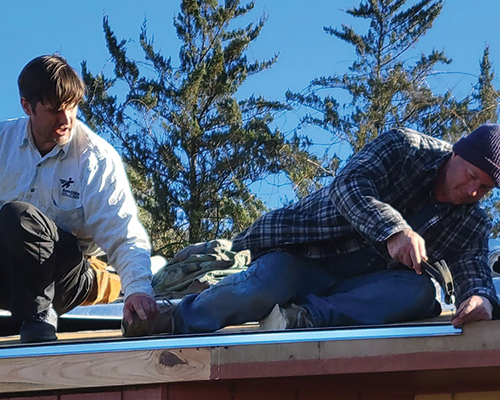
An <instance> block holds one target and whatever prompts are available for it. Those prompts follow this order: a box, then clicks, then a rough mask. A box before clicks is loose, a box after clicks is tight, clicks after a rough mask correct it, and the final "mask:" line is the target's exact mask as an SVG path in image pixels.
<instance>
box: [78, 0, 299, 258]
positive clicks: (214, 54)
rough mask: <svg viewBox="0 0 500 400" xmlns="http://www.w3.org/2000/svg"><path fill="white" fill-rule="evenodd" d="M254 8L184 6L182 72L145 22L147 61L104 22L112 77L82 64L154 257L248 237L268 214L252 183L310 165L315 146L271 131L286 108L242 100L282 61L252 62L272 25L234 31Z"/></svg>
mask: <svg viewBox="0 0 500 400" xmlns="http://www.w3.org/2000/svg"><path fill="white" fill-rule="evenodd" d="M253 7H254V3H253V2H250V3H248V4H246V5H241V4H240V0H226V1H225V3H224V5H219V4H218V1H217V0H182V2H181V5H180V12H179V14H178V15H177V17H176V18H175V20H174V26H175V28H176V31H177V36H178V38H179V39H180V41H181V47H180V51H179V65H178V66H177V67H174V66H173V65H172V64H173V63H172V60H171V58H170V57H165V56H163V55H162V54H161V53H160V52H158V51H157V50H156V49H155V47H154V43H153V40H152V39H150V38H149V35H148V33H147V29H146V28H147V26H146V22H145V23H144V24H143V27H142V30H141V34H140V38H139V43H140V46H141V48H142V50H143V52H144V57H145V61H143V62H141V61H135V60H132V59H131V58H129V57H128V55H127V49H126V44H127V42H126V41H125V40H122V41H119V40H118V39H117V38H116V35H115V34H114V32H113V31H112V30H111V27H110V24H109V21H108V18H107V17H105V18H104V22H103V26H104V33H105V38H106V43H107V46H108V49H109V53H110V54H111V60H112V62H113V64H114V77H113V78H106V77H105V76H104V75H103V74H102V73H101V74H98V75H96V76H94V75H93V74H92V73H91V72H90V71H89V70H88V68H87V65H86V63H85V62H84V63H83V64H82V76H83V78H84V81H85V83H86V85H87V87H88V88H89V94H88V97H87V101H86V103H85V104H83V106H82V112H83V115H84V117H85V119H86V122H87V123H88V124H90V125H91V126H92V127H93V128H94V129H96V130H97V131H99V132H105V133H106V134H108V135H110V136H111V137H112V139H113V140H114V141H115V142H116V143H117V144H118V145H119V147H120V148H121V149H122V154H123V156H124V158H125V160H126V162H127V164H128V166H129V172H130V177H131V182H132V184H133V187H134V190H135V194H136V198H137V201H138V204H139V205H140V207H141V210H142V218H143V221H144V223H145V225H146V226H147V229H148V230H149V233H150V235H151V236H152V238H153V243H154V247H155V249H156V251H162V252H163V253H164V254H167V255H169V254H172V253H173V252H174V251H176V250H177V249H178V248H180V247H182V246H183V245H185V244H187V243H188V242H190V243H194V242H198V241H204V240H210V239H214V238H219V237H229V236H231V235H232V233H233V232H235V231H240V230H241V229H242V228H244V227H246V226H248V225H249V224H250V223H251V222H253V220H254V219H255V218H256V217H258V216H259V215H260V214H261V213H262V212H263V211H264V210H265V206H264V204H263V202H262V201H261V200H260V199H259V198H258V197H256V196H255V195H254V194H253V193H252V192H251V191H250V189H249V186H250V185H251V184H252V183H254V182H256V181H258V180H261V179H263V178H265V177H266V176H268V175H269V174H272V173H278V172H280V171H283V170H284V169H288V170H291V168H292V166H293V168H298V166H297V165H294V164H296V163H297V160H305V159H307V158H308V156H307V152H306V151H305V150H302V147H303V144H304V143H306V142H307V141H305V142H304V140H303V139H302V138H300V137H298V136H296V137H294V138H292V139H290V140H287V139H286V138H285V137H284V135H283V134H282V133H281V132H280V131H279V130H278V129H273V128H271V124H272V122H273V118H274V116H275V113H276V112H279V111H283V110H285V109H286V106H285V105H283V104H281V103H280V102H277V101H269V100H266V99H265V98H263V97H255V96H252V97H249V98H246V99H240V100H238V99H237V98H236V94H237V91H238V88H239V87H240V86H241V85H242V84H243V83H244V82H245V80H246V79H247V78H248V77H250V76H252V75H256V74H258V73H259V72H261V71H263V70H266V69H268V68H270V67H271V66H272V65H273V64H274V63H275V62H276V59H277V57H276V56H274V57H273V58H271V59H270V60H265V61H249V60H248V59H247V57H246V55H245V51H246V50H247V48H248V46H249V45H250V43H251V42H252V41H254V40H255V39H256V38H257V37H258V36H259V34H260V32H261V29H262V28H263V26H264V24H265V19H261V20H260V21H258V22H257V23H255V24H254V23H250V24H248V25H247V26H245V27H243V28H234V29H230V27H229V26H230V25H231V27H232V26H234V24H235V22H234V21H235V20H237V18H239V17H242V16H245V15H246V14H247V13H249V12H250V11H251V10H252V8H253ZM123 85H125V86H126V88H127V95H126V97H125V98H124V99H123V100H122V101H120V100H119V98H118V96H117V95H116V94H114V93H116V87H117V86H120V87H123Z"/></svg>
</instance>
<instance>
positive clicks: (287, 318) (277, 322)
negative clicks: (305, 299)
mask: <svg viewBox="0 0 500 400" xmlns="http://www.w3.org/2000/svg"><path fill="white" fill-rule="evenodd" d="M312 327H313V322H312V319H311V315H310V314H309V311H307V309H306V308H304V307H301V306H298V305H297V304H293V303H292V304H290V306H288V307H280V306H279V304H276V305H275V306H274V307H273V309H272V310H271V312H270V313H269V314H268V315H267V316H266V317H265V318H264V319H263V320H262V321H260V323H259V329H261V330H264V331H279V330H283V329H294V328H312Z"/></svg>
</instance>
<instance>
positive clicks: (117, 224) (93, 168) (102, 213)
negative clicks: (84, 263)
mask: <svg viewBox="0 0 500 400" xmlns="http://www.w3.org/2000/svg"><path fill="white" fill-rule="evenodd" d="M106 147H107V148H105V149H104V152H105V155H103V154H102V153H93V154H92V156H91V157H90V158H89V163H88V166H87V169H86V170H85V173H84V174H85V175H84V177H83V181H84V183H85V185H84V187H83V188H82V203H83V208H84V214H85V231H86V233H87V234H88V235H89V236H90V237H92V238H93V239H94V241H95V243H96V244H97V245H98V246H99V247H100V248H101V249H102V250H103V251H104V252H105V253H106V255H107V257H108V262H109V263H110V264H111V265H112V266H113V267H114V268H115V269H116V271H117V272H118V274H119V276H120V279H121V282H122V291H123V292H124V294H125V298H127V297H128V296H129V295H130V294H132V293H136V292H143V293H147V294H149V295H153V290H152V288H151V279H152V274H151V260H150V255H151V245H150V243H149V238H148V235H147V233H146V231H145V229H144V227H143V226H142V225H141V223H140V222H139V219H138V217H137V206H136V204H135V200H134V197H133V195H132V191H131V189H130V184H129V182H128V179H127V175H126V173H125V169H124V167H123V163H122V161H121V159H120V156H119V155H118V153H117V152H116V151H115V150H114V149H113V148H112V147H111V146H109V147H108V146H106Z"/></svg>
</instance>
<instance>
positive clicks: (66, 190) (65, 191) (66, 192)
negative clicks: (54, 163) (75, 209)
mask: <svg viewBox="0 0 500 400" xmlns="http://www.w3.org/2000/svg"><path fill="white" fill-rule="evenodd" d="M59 182H61V196H65V197H69V198H71V199H79V198H80V193H79V192H77V191H76V190H70V186H71V185H72V184H73V183H75V181H74V180H73V179H71V177H70V178H69V179H59Z"/></svg>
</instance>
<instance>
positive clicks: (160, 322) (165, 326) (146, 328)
mask: <svg viewBox="0 0 500 400" xmlns="http://www.w3.org/2000/svg"><path fill="white" fill-rule="evenodd" d="M159 306H160V314H159V315H158V317H156V318H155V319H153V320H150V319H147V320H143V319H140V318H139V317H138V316H137V315H135V314H134V315H133V322H132V323H131V324H128V322H126V321H125V320H124V319H122V335H123V336H124V337H134V336H149V335H157V334H159V333H167V334H169V335H172V334H173V333H174V329H175V324H174V313H175V310H176V309H177V305H175V304H173V303H172V302H170V301H168V300H165V302H164V303H163V304H160V305H159Z"/></svg>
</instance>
